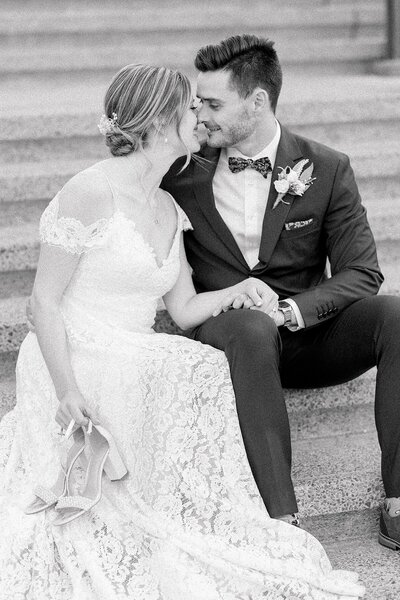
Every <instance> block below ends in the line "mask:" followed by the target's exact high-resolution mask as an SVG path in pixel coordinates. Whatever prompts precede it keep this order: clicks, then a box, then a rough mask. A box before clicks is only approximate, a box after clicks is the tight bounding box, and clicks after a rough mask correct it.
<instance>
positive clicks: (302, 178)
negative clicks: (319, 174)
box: [272, 158, 316, 209]
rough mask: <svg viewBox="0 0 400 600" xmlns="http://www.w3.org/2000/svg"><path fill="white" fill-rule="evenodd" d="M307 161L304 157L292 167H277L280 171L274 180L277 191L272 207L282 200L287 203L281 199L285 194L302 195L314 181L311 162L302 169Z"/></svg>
mask: <svg viewBox="0 0 400 600" xmlns="http://www.w3.org/2000/svg"><path fill="white" fill-rule="evenodd" d="M308 162H309V160H308V158H305V159H303V160H300V161H299V162H298V163H297V164H295V165H294V167H293V169H291V168H290V167H278V169H280V170H281V172H280V173H279V175H278V179H277V180H276V181H274V186H275V189H276V191H277V192H278V196H277V198H276V200H275V202H274V205H273V207H272V208H273V209H274V208H276V207H277V206H278V204H279V203H280V202H283V204H289V202H285V200H284V199H283V198H284V197H285V196H286V194H293V195H294V196H302V195H303V194H304V192H305V191H306V190H308V188H309V187H310V185H311V184H312V183H313V181H315V179H316V177H312V173H313V170H314V165H313V163H311V165H310V166H309V167H307V169H304V167H305V166H306V164H307V163H308ZM303 169H304V171H303Z"/></svg>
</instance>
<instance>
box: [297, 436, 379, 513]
mask: <svg viewBox="0 0 400 600" xmlns="http://www.w3.org/2000/svg"><path fill="white" fill-rule="evenodd" d="M293 479H294V481H295V486H296V496H297V498H298V502H299V505H300V506H301V512H302V513H303V514H304V515H307V516H309V515H318V514H323V513H325V512H328V513H335V512H343V511H349V510H355V509H363V508H371V507H377V506H379V504H380V502H381V501H382V497H383V488H382V483H381V478H380V450H379V445H378V440H377V435H376V433H375V432H367V433H357V434H355V433H350V434H349V435H342V436H340V438H338V436H334V437H331V438H317V439H314V440H313V441H312V444H310V441H309V440H307V439H302V440H296V441H294V443H293Z"/></svg>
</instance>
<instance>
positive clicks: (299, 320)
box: [285, 298, 306, 331]
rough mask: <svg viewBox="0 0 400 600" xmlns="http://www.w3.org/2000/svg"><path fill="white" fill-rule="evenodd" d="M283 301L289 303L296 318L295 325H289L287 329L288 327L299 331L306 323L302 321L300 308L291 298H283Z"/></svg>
mask: <svg viewBox="0 0 400 600" xmlns="http://www.w3.org/2000/svg"><path fill="white" fill-rule="evenodd" d="M285 302H287V303H288V304H290V306H291V307H292V309H293V312H294V314H295V317H296V320H297V325H290V326H289V327H287V329H289V330H290V331H299V329H304V328H305V326H306V325H305V323H304V319H303V317H302V316H301V312H300V309H299V307H298V306H297V304H296V302H295V301H294V300H293V299H292V298H285Z"/></svg>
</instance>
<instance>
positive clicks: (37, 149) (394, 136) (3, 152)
mask: <svg viewBox="0 0 400 600" xmlns="http://www.w3.org/2000/svg"><path fill="white" fill-rule="evenodd" d="M291 131H293V132H294V133H298V134H299V135H302V136H303V137H307V138H310V139H314V140H316V141H318V142H321V143H323V144H325V145H327V146H330V147H332V148H335V149H337V150H339V151H341V152H345V153H347V154H348V153H354V152H355V148H357V146H358V145H359V146H360V147H361V146H362V147H367V148H369V150H370V154H373V155H374V156H376V154H379V153H380V149H381V147H382V146H386V145H387V144H388V143H391V144H392V145H393V146H398V147H399V148H400V119H396V120H394V119H390V120H389V119H388V120H382V121H379V120H377V121H375V122H371V121H368V122H366V121H358V122H353V123H336V124H331V123H328V124H297V125H294V126H291ZM372 145H373V146H374V148H377V151H376V152H375V151H372V150H371V147H372ZM108 156H109V150H108V148H107V147H106V145H105V144H104V139H103V137H102V136H100V135H99V132H97V133H96V132H94V135H91V136H90V135H86V136H83V135H79V136H75V135H72V136H63V137H36V138H31V139H14V140H3V141H1V140H0V164H1V163H2V164H3V165H13V164H14V165H15V164H20V163H25V162H43V161H47V160H49V158H50V157H51V159H52V160H57V161H60V160H63V161H68V160H76V159H86V158H87V159H93V160H101V159H103V158H107V157H108Z"/></svg>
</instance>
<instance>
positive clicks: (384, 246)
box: [0, 0, 400, 600]
mask: <svg viewBox="0 0 400 600" xmlns="http://www.w3.org/2000/svg"><path fill="white" fill-rule="evenodd" d="M82 4H84V6H82ZM132 6H133V8H132ZM250 8H251V10H250ZM0 17H1V18H0V56H1V57H2V59H3V60H1V61H0V81H1V89H2V93H1V103H2V106H3V108H4V110H2V117H1V121H0V123H1V126H0V209H1V210H0V418H1V417H2V416H3V415H4V414H5V413H6V412H7V411H8V410H10V408H11V407H12V406H13V404H14V402H15V382H14V368H15V361H16V358H17V353H18V348H19V345H20V343H21V341H22V339H23V338H24V336H25V334H26V331H27V328H26V322H25V316H24V310H25V304H26V299H27V297H28V296H29V294H30V291H31V289H32V284H33V280H34V275H35V268H36V264H37V258H38V232H37V227H38V221H39V217H40V214H41V212H42V211H43V209H44V208H45V206H46V205H47V203H48V201H49V200H50V199H51V197H52V196H53V195H54V194H55V193H56V192H57V190H58V189H59V188H60V187H61V186H62V185H63V184H64V183H65V181H66V180H67V179H68V178H69V177H71V176H72V175H74V174H75V173H76V172H77V171H79V170H81V169H82V168H84V167H86V166H88V165H90V164H93V163H94V162H96V161H97V160H99V159H101V158H103V157H106V156H107V152H106V149H105V147H104V144H103V140H102V138H101V136H100V135H99V134H98V131H97V127H96V123H97V122H98V119H99V116H100V114H101V113H102V97H103V94H104V91H105V89H106V86H107V84H108V81H109V79H110V77H111V75H112V74H113V73H114V72H115V70H116V69H118V68H119V67H120V66H122V65H123V64H126V63H128V62H138V61H143V62H153V63H158V64H160V63H164V64H171V65H174V66H177V67H179V68H181V69H183V70H184V71H185V72H186V73H187V74H188V75H189V76H190V77H193V76H194V70H193V67H192V58H193V56H194V53H195V50H196V49H197V48H198V47H199V46H201V45H203V44H204V43H209V42H215V41H218V40H220V39H222V38H223V37H225V36H226V35H229V34H232V33H237V32H241V31H249V32H254V33H257V34H262V35H266V36H268V37H271V38H272V39H275V40H276V47H277V50H278V51H279V53H280V55H281V57H282V63H283V65H284V76H285V77H284V87H283V90H282V96H281V101H280V105H279V112H278V117H279V119H280V120H281V121H282V123H284V124H285V125H287V126H289V127H290V128H291V129H292V130H293V131H296V132H298V133H300V134H302V135H305V136H308V137H312V138H314V139H317V140H319V141H322V142H323V143H325V144H328V145H331V146H333V147H336V148H338V149H340V150H342V151H344V152H346V153H348V154H349V155H350V157H351V160H352V165H353V167H354V170H355V172H356V176H357V180H358V182H359V188H360V191H361V194H362V197H363V201H364V204H365V206H366V207H367V210H368V215H369V220H370V223H371V226H372V228H373V231H374V234H375V237H376V241H377V248H378V253H379V258H380V263H381V267H382V270H383V272H384V274H385V276H386V281H385V283H384V286H383V290H382V291H383V292H386V293H388V292H389V293H393V294H400V273H399V268H398V265H399V260H400V225H399V215H400V79H395V78H394V79H384V78H379V77H376V76H373V75H368V65H369V63H370V62H371V61H374V60H377V59H379V58H380V57H382V56H384V53H385V38H384V17H385V11H384V2H383V1H372V0H300V1H299V2H296V3H294V2H285V1H282V0H280V1H278V0H253V1H252V2H250V3H249V2H244V1H239V0H230V1H229V3H228V2H220V3H215V2H211V1H209V0H207V1H204V2H202V3H199V2H194V0H186V2H182V1H178V0H170V1H169V2H168V3H164V2H162V0H150V1H144V0H136V1H135V2H134V3H132V2H129V1H128V0H119V1H118V2H115V1H114V2H110V1H108V0H101V1H100V2H94V1H93V0H90V1H88V2H85V3H82V2H78V1H77V0H75V1H71V0H70V1H68V2H61V1H59V0H54V1H53V2H51V3H50V2H46V1H45V0H43V1H42V2H41V1H40V0H31V1H25V2H22V0H17V1H11V0H3V2H2V6H1V7H0ZM157 328H158V330H161V331H170V332H173V331H174V326H173V324H172V323H171V321H170V319H169V317H168V315H166V314H165V313H159V315H158V319H157ZM374 376H375V374H374V372H373V371H371V372H369V373H366V374H365V375H363V376H362V377H360V378H358V379H357V380H354V381H352V382H350V383H348V384H345V385H342V386H337V387H332V388H325V389H323V390H291V391H287V393H286V399H287V404H288V408H289V412H290V420H291V426H292V436H293V448H294V468H293V474H294V479H295V483H296V491H297V495H298V499H299V503H300V506H301V511H302V514H303V515H304V516H305V519H304V521H303V523H304V527H305V528H306V529H308V530H309V531H311V532H312V533H314V534H315V535H316V536H317V537H318V538H319V539H320V540H321V542H322V543H323V544H324V545H325V547H326V548H327V551H328V553H329V554H330V556H331V559H332V561H333V563H334V565H335V567H337V568H350V569H355V570H357V571H358V572H359V573H360V575H361V577H362V578H363V580H364V582H365V583H366V585H367V588H368V593H367V598H368V600H395V599H397V598H399V597H400V581H398V579H399V577H398V573H399V566H400V556H399V554H396V553H394V552H392V551H390V550H386V549H384V548H382V547H380V546H379V545H378V543H377V541H376V536H377V517H378V506H379V503H380V501H381V499H382V487H381V481H380V473H379V471H380V464H379V463H380V454H379V447H378V443H377V436H376V432H375V426H374V412H373V397H374Z"/></svg>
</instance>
